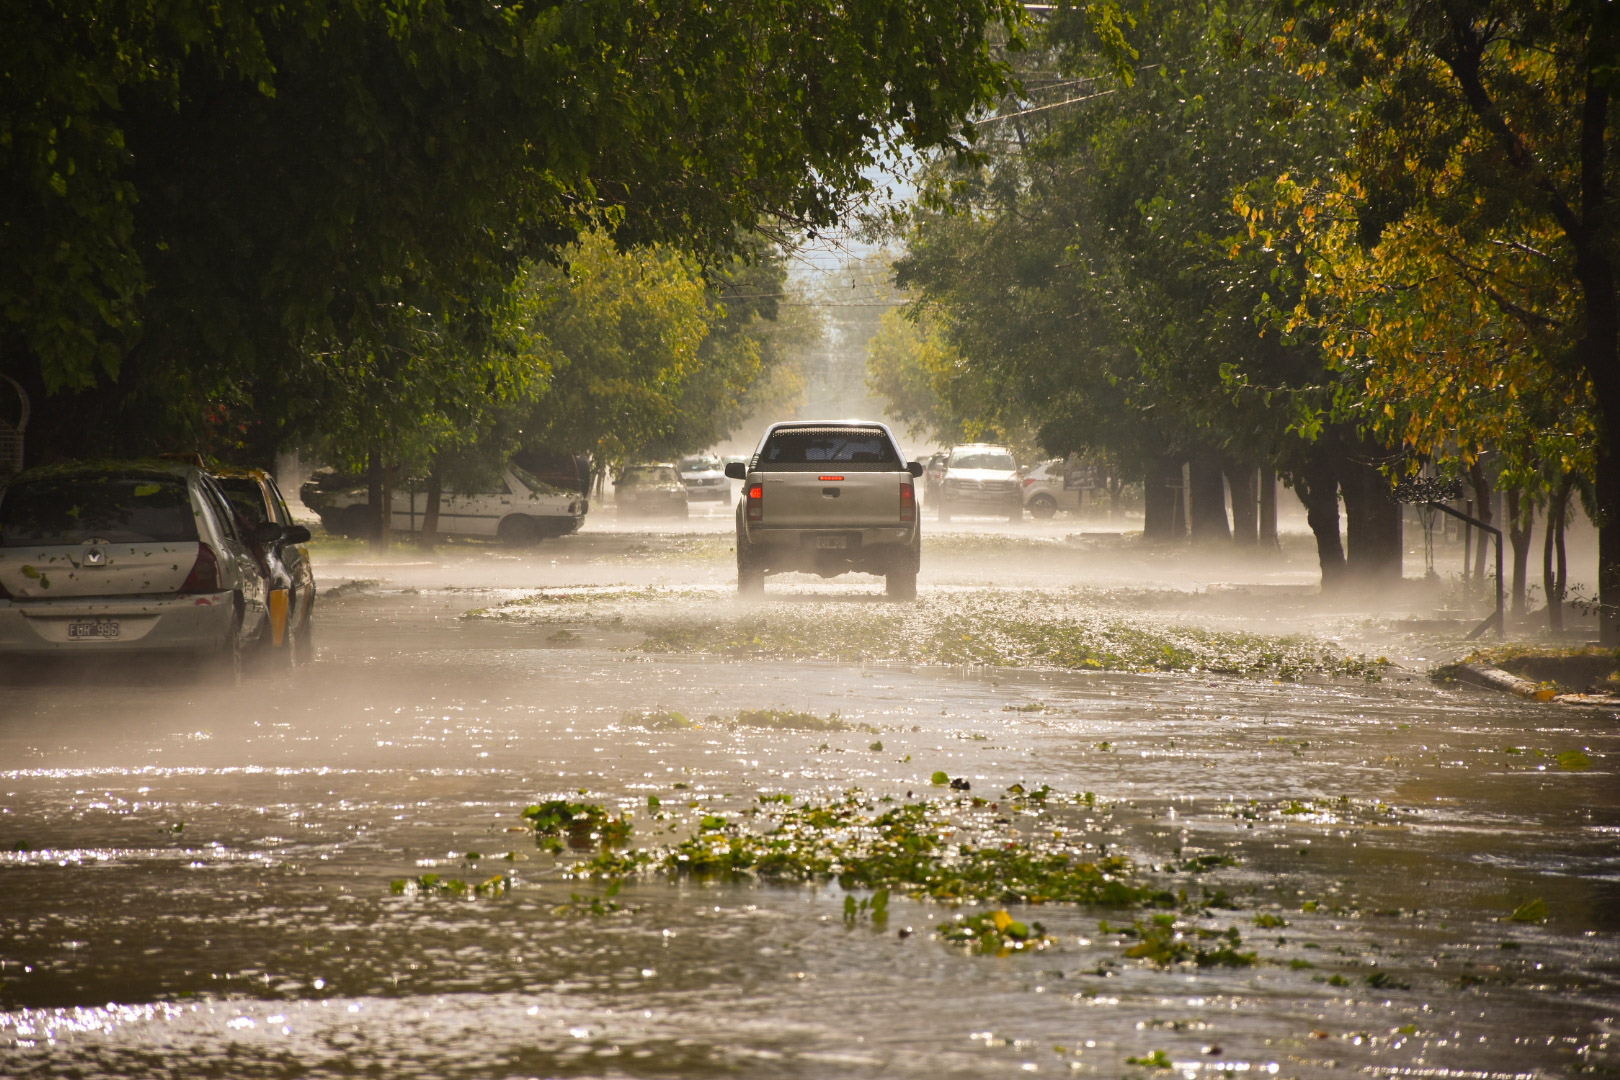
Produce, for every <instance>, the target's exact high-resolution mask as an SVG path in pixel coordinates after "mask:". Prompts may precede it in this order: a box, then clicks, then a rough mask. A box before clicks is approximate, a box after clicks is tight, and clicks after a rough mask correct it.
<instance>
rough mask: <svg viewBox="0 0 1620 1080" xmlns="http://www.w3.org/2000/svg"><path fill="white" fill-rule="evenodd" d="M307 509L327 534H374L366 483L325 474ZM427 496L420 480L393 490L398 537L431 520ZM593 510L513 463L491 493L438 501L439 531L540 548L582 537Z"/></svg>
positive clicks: (316, 480)
mask: <svg viewBox="0 0 1620 1080" xmlns="http://www.w3.org/2000/svg"><path fill="white" fill-rule="evenodd" d="M299 495H300V496H301V497H302V498H303V500H304V505H305V506H307V507H309V508H310V509H311V510H313V511H315V512H316V513H317V514H319V515H320V516H321V524H322V525H324V526H325V527H326V530H327V531H328V532H332V533H337V534H339V535H342V536H365V535H366V534H367V533H368V532H369V531H370V522H371V500H370V497H369V495H368V493H367V490H366V484H365V481H364V480H362V479H359V478H357V477H354V476H348V475H343V474H339V473H336V472H333V471H332V470H329V469H327V470H322V471H320V472H317V473H316V474H315V475H314V476H312V477H310V479H309V482H308V483H306V484H305V485H304V486H303V487H302V488H300V489H299ZM427 501H428V493H427V490H426V486H425V485H424V483H423V482H422V481H421V480H414V479H413V480H406V481H404V482H403V483H396V484H395V485H394V489H393V494H392V497H391V498H390V500H389V502H390V508H391V510H392V519H391V521H390V523H389V524H390V527H391V528H392V529H393V530H394V531H395V532H403V533H415V532H420V531H421V529H422V524H423V520H424V518H425V517H426V515H427ZM589 511H590V500H588V499H586V498H585V496H583V495H580V494H577V493H575V492H568V491H563V490H561V489H560V488H556V487H553V486H552V485H550V484H548V483H546V482H545V481H543V480H540V479H538V478H536V477H535V476H534V475H532V474H531V473H529V472H528V471H527V470H525V469H523V468H522V467H521V466H519V465H516V464H512V463H508V464H507V465H506V466H505V467H504V468H502V470H501V475H500V479H499V480H498V481H497V482H496V483H495V484H494V485H491V487H490V489H489V490H486V491H477V492H457V491H443V492H441V493H440V496H439V527H438V532H439V534H440V535H443V536H471V537H485V538H493V539H497V540H500V541H501V542H502V543H504V544H509V545H511V546H513V547H525V546H529V545H532V544H538V543H539V542H540V541H541V540H543V539H545V538H546V537H555V536H564V535H566V534H568V533H571V532H577V531H578V530H579V527H580V525H582V524H583V523H584V521H585V515H586V514H587V513H588V512H589Z"/></svg>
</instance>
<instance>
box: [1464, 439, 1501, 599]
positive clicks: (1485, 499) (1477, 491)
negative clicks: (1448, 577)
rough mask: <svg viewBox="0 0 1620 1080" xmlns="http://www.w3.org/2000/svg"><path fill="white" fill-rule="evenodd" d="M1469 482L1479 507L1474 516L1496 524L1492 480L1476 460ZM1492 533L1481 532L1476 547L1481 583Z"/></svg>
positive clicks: (1477, 577)
mask: <svg viewBox="0 0 1620 1080" xmlns="http://www.w3.org/2000/svg"><path fill="white" fill-rule="evenodd" d="M1468 482H1469V483H1470V484H1472V485H1473V488H1474V505H1475V506H1477V507H1478V508H1479V509H1477V510H1475V511H1474V516H1475V517H1477V518H1479V520H1481V521H1483V522H1484V523H1485V524H1487V525H1495V524H1496V521H1495V519H1494V516H1493V515H1492V513H1491V503H1492V500H1491V481H1490V478H1489V477H1487V476H1486V475H1485V470H1484V469H1482V468H1480V467H1479V462H1478V461H1475V462H1474V463H1473V464H1472V465H1470V466H1468ZM1490 539H1491V534H1490V533H1488V532H1485V531H1483V530H1481V531H1480V534H1479V546H1478V547H1476V548H1475V549H1474V580H1476V581H1478V582H1479V583H1480V584H1481V585H1484V584H1485V556H1486V555H1487V554H1488V553H1489V549H1490V543H1489V541H1490Z"/></svg>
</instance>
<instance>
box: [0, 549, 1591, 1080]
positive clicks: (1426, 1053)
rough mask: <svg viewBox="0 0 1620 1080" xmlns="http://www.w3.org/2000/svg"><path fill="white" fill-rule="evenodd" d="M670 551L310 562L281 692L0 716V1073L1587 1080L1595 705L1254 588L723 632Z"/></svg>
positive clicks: (724, 604)
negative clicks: (1512, 692)
mask: <svg viewBox="0 0 1620 1080" xmlns="http://www.w3.org/2000/svg"><path fill="white" fill-rule="evenodd" d="M717 520H719V519H718V518H717ZM723 526H724V522H723V521H722V522H721V524H720V526H719V527H723ZM704 527H705V523H704V522H703V521H702V520H699V521H697V522H696V523H695V528H694V529H693V530H692V531H689V532H683V533H681V534H675V535H671V534H663V533H659V532H657V531H646V532H639V533H638V532H629V531H626V532H621V533H611V534H602V533H587V534H584V535H581V536H576V537H570V538H568V539H567V540H565V541H561V542H558V543H556V544H548V545H546V546H543V547H541V548H538V549H535V550H534V551H532V552H529V553H526V554H524V555H522V556H518V557H514V556H512V555H510V554H508V553H506V552H500V551H496V550H494V549H485V548H481V547H477V546H472V545H468V546H463V547H461V548H459V549H455V550H452V551H450V552H448V553H446V554H444V555H443V556H442V557H439V558H433V559H429V558H425V557H423V558H417V557H416V556H414V554H413V555H406V554H398V555H396V556H395V557H393V558H391V559H386V560H371V559H368V558H365V557H363V556H360V555H352V556H348V558H349V561H348V562H347V563H341V562H340V560H341V559H342V558H343V556H341V555H328V557H327V558H326V559H325V560H324V561H323V562H322V563H321V569H322V570H323V571H324V572H325V575H326V579H325V582H324V583H323V585H324V587H325V588H326V589H327V592H326V595H325V596H324V597H323V600H322V605H323V606H322V608H321V613H320V620H321V624H320V639H319V658H318V661H317V662H316V663H315V664H313V665H311V666H309V667H307V668H304V669H302V670H299V671H297V672H295V675H294V678H293V679H291V680H290V681H289V680H287V679H286V678H285V677H284V676H282V675H281V674H279V673H270V672H264V673H257V674H254V675H252V676H250V677H249V679H248V681H247V683H246V685H245V686H244V687H243V688H242V689H241V690H239V691H232V690H229V689H228V688H224V687H221V686H219V685H215V684H209V683H207V682H205V681H201V680H197V681H192V680H189V679H188V678H187V677H186V676H185V674H184V673H183V672H179V671H162V672H156V673H147V672H129V671H125V672H114V673H108V674H106V675H105V676H104V677H99V676H98V677H96V678H92V679H83V678H80V677H79V675H78V673H68V674H63V673H60V672H57V673H46V674H44V675H41V676H40V677H38V678H35V679H30V680H25V681H24V682H22V683H21V684H20V685H16V686H12V687H9V688H8V689H7V692H6V697H5V701H6V705H5V709H4V716H3V719H0V780H3V785H0V792H3V797H0V846H3V848H4V849H5V850H4V852H3V853H0V884H3V888H4V893H3V895H4V900H3V902H0V1009H3V1010H4V1011H3V1012H0V1074H4V1075H6V1076H18V1077H34V1076H38V1077H51V1076H75V1077H101V1076H104V1077H114V1076H117V1077H144V1076H170V1075H202V1074H206V1075H217V1076H228V1077H237V1076H240V1077H257V1076H349V1075H356V1074H365V1075H372V1074H377V1075H388V1076H393V1077H414V1076H422V1077H434V1078H440V1077H446V1076H466V1077H491V1076H570V1077H576V1076H577V1077H595V1076H600V1077H654V1076H658V1077H665V1076H694V1077H699V1076H712V1075H741V1076H788V1077H795V1076H802V1077H827V1076H869V1077H905V1076H917V1077H929V1078H934V1077H940V1076H960V1077H988V1076H1002V1075H1008V1076H1010V1075H1024V1074H1028V1073H1035V1074H1038V1075H1039V1074H1046V1075H1054V1074H1056V1075H1083V1076H1108V1077H1117V1076H1155V1075H1158V1076H1169V1075H1174V1074H1180V1075H1183V1076H1188V1077H1199V1076H1252V1075H1266V1076H1271V1075H1276V1076H1313V1077H1314V1076H1328V1075H1343V1074H1345V1073H1346V1072H1347V1071H1350V1072H1360V1073H1365V1074H1369V1075H1377V1076H1446V1077H1481V1078H1484V1077H1520V1076H1525V1077H1529V1076H1560V1075H1573V1074H1577V1073H1597V1074H1614V1073H1616V1072H1617V1071H1620V1047H1617V1046H1616V1044H1615V1040H1616V1038H1620V1036H1617V1034H1616V1032H1617V1030H1620V948H1617V943H1620V785H1617V784H1616V782H1615V779H1614V770H1613V765H1612V762H1613V761H1614V760H1615V754H1616V752H1617V750H1620V738H1617V736H1616V723H1615V717H1614V716H1613V715H1612V714H1610V713H1604V712H1601V711H1598V710H1576V709H1566V708H1558V707H1555V706H1549V705H1542V704H1536V703H1529V702H1523V701H1520V700H1518V699H1514V698H1509V697H1505V696H1494V695H1492V694H1489V693H1487V692H1484V691H1478V690H1471V689H1467V688H1459V687H1448V686H1437V685H1435V684H1433V683H1431V682H1430V681H1429V680H1428V678H1427V677H1426V672H1427V670H1428V669H1429V668H1430V667H1432V666H1433V665H1434V664H1435V663H1437V662H1439V661H1442V660H1447V659H1452V658H1454V656H1455V655H1456V654H1457V652H1458V651H1459V650H1458V648H1457V646H1456V644H1455V643H1454V642H1452V643H1449V644H1448V643H1445V642H1441V641H1439V640H1437V639H1434V638H1428V639H1425V638H1421V637H1418V636H1414V635H1411V634H1397V633H1395V632H1394V631H1393V629H1392V626H1393V625H1394V624H1392V623H1391V622H1390V621H1389V619H1388V618H1386V617H1384V615H1383V614H1382V613H1379V612H1368V611H1365V610H1355V611H1347V610H1334V609H1330V608H1326V607H1324V606H1322V603H1321V601H1320V599H1319V598H1317V597H1314V596H1312V595H1310V593H1311V591H1312V590H1311V589H1310V588H1309V587H1308V583H1309V581H1310V577H1311V575H1310V573H1309V562H1308V560H1306V559H1303V558H1296V559H1295V560H1293V561H1292V562H1291V563H1289V564H1287V565H1285V566H1284V567H1283V568H1282V569H1280V570H1277V569H1271V570H1268V571H1267V574H1264V575H1263V574H1261V573H1260V572H1259V571H1258V570H1257V569H1253V570H1251V569H1249V568H1245V567H1242V566H1234V565H1225V566H1222V567H1220V568H1217V569H1215V570H1209V569H1208V568H1203V569H1200V568H1192V567H1188V566H1187V565H1185V563H1184V561H1178V562H1171V561H1168V558H1167V561H1165V562H1164V563H1162V564H1156V563H1154V561H1153V559H1152V558H1151V557H1150V556H1147V555H1144V554H1140V553H1135V552H1134V550H1133V552H1132V553H1130V554H1126V549H1125V548H1124V547H1123V546H1115V547H1109V546H1108V545H1106V544H1105V543H1101V542H1099V543H1097V544H1094V545H1093V546H1092V547H1087V546H1084V545H1082V544H1066V543H1063V542H1062V540H1061V537H1060V535H1059V534H1054V535H1051V536H1047V535H1045V534H1044V533H1042V532H1041V531H1040V529H1039V528H1036V527H1030V528H1028V529H1026V530H1025V535H1023V536H1020V537H1014V536H1010V535H1002V534H1000V533H991V532H984V533H973V532H969V531H963V530H958V531H956V532H953V533H950V534H945V535H941V536H937V537H930V538H929V540H928V541H927V543H928V545H929V546H928V547H925V550H924V563H923V567H924V569H923V577H922V588H921V599H920V600H919V602H918V603H917V604H915V605H899V604H890V603H886V602H883V601H881V600H879V599H878V598H877V597H876V595H875V594H876V593H878V592H880V591H881V583H880V582H877V583H876V584H867V583H864V582H862V581H861V580H859V579H840V580H839V581H837V582H836V583H823V582H818V581H816V580H815V579H808V578H807V579H797V578H795V579H792V580H789V581H787V582H785V583H783V582H781V581H779V580H778V579H774V578H773V579H772V581H771V583H770V585H769V586H768V590H767V596H766V599H765V600H764V601H762V602H759V603H753V604H744V603H740V602H738V601H737V600H735V599H734V598H733V597H732V595H731V565H730V559H731V554H730V551H729V548H728V543H727V540H726V538H725V536H724V535H723V534H721V533H718V532H715V531H709V532H705V531H704ZM986 567H992V568H993V569H989V570H987V569H986ZM345 580H346V581H347V582H348V584H344V585H342V586H341V587H337V588H333V586H334V585H336V584H337V583H338V582H340V581H345ZM874 581H876V579H874ZM1142 581H1151V582H1155V583H1156V584H1155V585H1153V586H1151V587H1144V586H1142V585H1141V584H1140V582H1142ZM1448 649H1449V650H1450V651H1449V652H1448V651H1447V650H1448Z"/></svg>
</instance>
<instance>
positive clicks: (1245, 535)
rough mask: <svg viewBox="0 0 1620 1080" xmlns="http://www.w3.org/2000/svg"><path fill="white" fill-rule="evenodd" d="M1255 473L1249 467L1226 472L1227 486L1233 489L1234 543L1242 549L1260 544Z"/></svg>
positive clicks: (1236, 466)
mask: <svg viewBox="0 0 1620 1080" xmlns="http://www.w3.org/2000/svg"><path fill="white" fill-rule="evenodd" d="M1254 476H1255V471H1254V469H1253V468H1251V467H1249V466H1247V465H1234V466H1232V467H1231V468H1228V469H1227V470H1226V486H1227V487H1229V488H1231V489H1232V543H1233V545H1234V546H1236V547H1240V548H1252V547H1256V546H1258V545H1259V543H1260V523H1259V520H1258V516H1257V515H1256V513H1255V510H1256V507H1255V504H1254Z"/></svg>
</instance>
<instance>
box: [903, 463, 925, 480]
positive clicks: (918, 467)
mask: <svg viewBox="0 0 1620 1080" xmlns="http://www.w3.org/2000/svg"><path fill="white" fill-rule="evenodd" d="M906 472H908V473H910V474H911V475H912V476H921V475H922V474H923V463H922V462H920V461H908V462H906Z"/></svg>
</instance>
